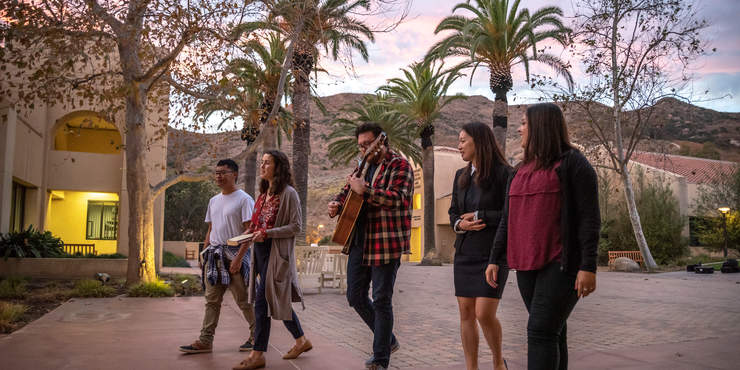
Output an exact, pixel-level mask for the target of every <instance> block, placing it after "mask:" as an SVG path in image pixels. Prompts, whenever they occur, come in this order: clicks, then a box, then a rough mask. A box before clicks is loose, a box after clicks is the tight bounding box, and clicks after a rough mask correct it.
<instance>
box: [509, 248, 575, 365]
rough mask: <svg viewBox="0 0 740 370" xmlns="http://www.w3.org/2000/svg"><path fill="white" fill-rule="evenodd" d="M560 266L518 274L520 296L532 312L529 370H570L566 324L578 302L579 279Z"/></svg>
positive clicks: (530, 314)
mask: <svg viewBox="0 0 740 370" xmlns="http://www.w3.org/2000/svg"><path fill="white" fill-rule="evenodd" d="M560 266H561V265H560V262H558V261H555V262H550V263H549V264H547V265H545V266H544V267H543V268H541V269H539V270H533V271H517V272H516V280H517V285H519V293H520V294H521V295H522V299H523V300H524V305H525V306H527V311H528V312H529V321H528V322H527V345H528V346H529V349H528V351H527V364H528V368H529V370H534V369H536V370H545V369H549V370H556V369H559V370H566V369H568V340H567V335H566V334H567V326H566V321H567V320H568V316H569V315H570V313H571V311H573V308H574V307H575V306H576V302H578V294H577V292H576V290H575V289H574V287H575V281H576V277H575V276H573V275H568V274H566V273H564V272H562V271H560Z"/></svg>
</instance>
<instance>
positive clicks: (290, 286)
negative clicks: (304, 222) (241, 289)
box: [247, 185, 306, 320]
mask: <svg viewBox="0 0 740 370" xmlns="http://www.w3.org/2000/svg"><path fill="white" fill-rule="evenodd" d="M300 230H301V201H300V199H299V198H298V193H297V192H296V191H295V189H293V187H292V186H290V185H288V186H286V187H285V190H283V193H282V194H280V206H279V208H278V213H277V216H276V217H275V225H274V226H273V228H272V229H268V230H267V238H270V239H272V248H271V249H270V258H269V260H268V262H267V276H265V277H261V278H260V279H264V281H265V282H266V283H265V299H266V300H267V314H268V316H270V317H272V318H273V319H274V320H292V319H293V315H292V314H293V312H292V310H293V306H292V304H291V303H292V302H301V305H302V306H303V309H305V308H306V306H305V304H304V303H303V293H302V292H301V288H300V286H299V285H298V273H297V272H296V263H295V253H294V248H295V236H296V234H298V232H299V231H300ZM249 253H250V261H251V262H250V266H249V287H248V288H247V291H248V300H249V303H254V301H255V296H256V287H257V285H256V278H257V271H256V268H255V265H254V248H251V250H250V252H249Z"/></svg>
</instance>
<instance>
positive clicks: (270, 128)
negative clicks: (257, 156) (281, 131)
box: [260, 124, 277, 151]
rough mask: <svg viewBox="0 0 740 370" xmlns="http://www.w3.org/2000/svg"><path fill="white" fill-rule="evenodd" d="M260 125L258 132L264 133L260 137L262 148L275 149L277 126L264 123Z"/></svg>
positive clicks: (265, 149)
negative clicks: (260, 129)
mask: <svg viewBox="0 0 740 370" xmlns="http://www.w3.org/2000/svg"><path fill="white" fill-rule="evenodd" d="M262 127H263V128H262V132H260V135H264V137H263V138H262V150H263V151H268V150H273V149H277V126H276V125H274V124H265V125H263V126H262Z"/></svg>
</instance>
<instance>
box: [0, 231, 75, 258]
mask: <svg viewBox="0 0 740 370" xmlns="http://www.w3.org/2000/svg"><path fill="white" fill-rule="evenodd" d="M63 247H64V242H62V239H59V238H57V237H55V236H54V235H52V234H51V232H50V231H39V230H36V229H35V228H34V227H33V225H29V226H28V228H27V229H26V230H22V231H17V232H10V233H7V234H0V255H2V256H3V258H5V259H6V260H7V259H8V258H9V257H17V258H53V257H64V256H65V255H66V253H65V252H64V249H63Z"/></svg>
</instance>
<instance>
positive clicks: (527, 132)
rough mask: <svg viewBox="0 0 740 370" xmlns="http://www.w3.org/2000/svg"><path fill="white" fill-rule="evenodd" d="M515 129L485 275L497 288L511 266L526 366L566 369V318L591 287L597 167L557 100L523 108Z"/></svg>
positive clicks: (596, 223)
mask: <svg viewBox="0 0 740 370" xmlns="http://www.w3.org/2000/svg"><path fill="white" fill-rule="evenodd" d="M519 133H520V135H521V137H522V147H523V148H524V160H523V161H522V164H521V165H519V166H518V167H517V169H516V171H515V173H514V175H513V176H512V177H511V179H510V180H509V184H508V185H507V197H506V204H505V206H504V212H503V216H502V218H501V223H500V224H499V228H498V232H497V233H496V239H495V241H494V243H493V249H492V251H491V259H490V261H489V266H488V268H487V269H486V279H487V280H488V282H489V284H491V286H493V287H496V286H498V285H499V284H501V283H502V282H501V281H498V280H497V271H498V270H499V269H500V268H501V267H502V266H506V265H507V264H508V266H509V267H510V268H512V269H515V270H516V277H517V285H518V287H519V293H520V294H521V296H522V299H523V300H524V305H525V306H526V307H527V311H528V312H529V320H528V322H527V344H528V350H527V364H528V368H529V369H530V370H532V369H567V368H568V343H567V340H566V332H567V329H566V321H567V320H568V316H569V315H570V313H571V311H572V310H573V308H574V307H575V305H576V302H577V301H578V299H579V298H581V297H586V296H588V295H589V294H591V293H593V292H594V290H595V289H596V253H597V247H598V242H599V230H600V226H601V219H600V217H599V195H598V186H597V183H596V171H594V169H593V167H592V166H591V164H590V163H589V162H588V160H587V159H586V157H584V156H583V154H581V152H579V151H578V150H577V149H575V148H574V147H573V146H572V145H571V144H570V141H569V139H568V130H567V127H566V125H565V119H564V117H563V112H562V111H561V110H560V108H559V107H558V106H557V105H555V104H552V103H542V104H535V105H532V106H530V107H529V108H527V111H526V113H525V115H524V117H523V121H522V126H521V127H520V128H519Z"/></svg>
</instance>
